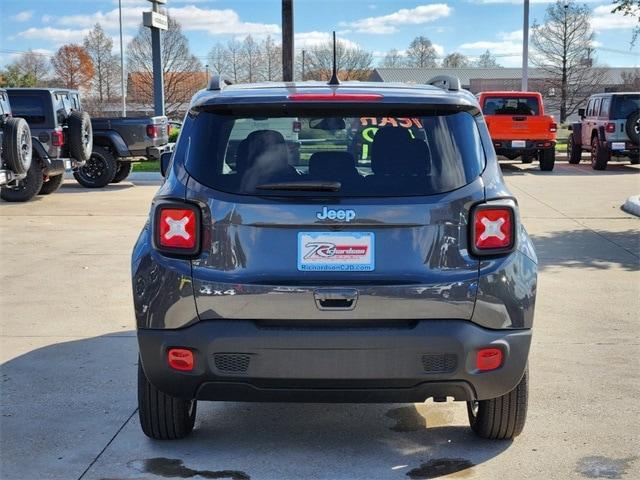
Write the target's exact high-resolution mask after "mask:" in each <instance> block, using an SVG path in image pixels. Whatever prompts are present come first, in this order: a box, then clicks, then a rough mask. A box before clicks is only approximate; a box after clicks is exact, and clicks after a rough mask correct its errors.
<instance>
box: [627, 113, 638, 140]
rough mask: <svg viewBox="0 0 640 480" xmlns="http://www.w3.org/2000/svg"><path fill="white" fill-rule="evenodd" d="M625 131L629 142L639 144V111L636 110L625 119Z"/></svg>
mask: <svg viewBox="0 0 640 480" xmlns="http://www.w3.org/2000/svg"><path fill="white" fill-rule="evenodd" d="M625 131H626V132H627V135H629V140H631V141H632V142H633V143H640V110H636V111H635V112H633V113H632V114H631V115H629V117H628V118H627V123H626V124H625Z"/></svg>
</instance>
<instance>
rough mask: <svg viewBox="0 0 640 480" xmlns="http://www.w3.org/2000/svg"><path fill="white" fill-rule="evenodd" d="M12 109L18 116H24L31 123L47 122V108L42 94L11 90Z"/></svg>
mask: <svg viewBox="0 0 640 480" xmlns="http://www.w3.org/2000/svg"><path fill="white" fill-rule="evenodd" d="M9 100H10V102H11V110H12V111H13V115H14V116H16V117H22V118H24V119H25V120H26V121H27V123H29V124H30V125H41V124H44V123H47V110H46V106H45V105H46V104H45V99H44V97H43V96H42V95H33V94H27V93H16V92H11V93H10V94H9Z"/></svg>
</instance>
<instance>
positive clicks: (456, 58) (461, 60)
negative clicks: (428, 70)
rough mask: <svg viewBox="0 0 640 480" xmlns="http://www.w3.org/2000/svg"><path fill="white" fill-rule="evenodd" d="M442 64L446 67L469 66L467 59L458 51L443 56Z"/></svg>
mask: <svg viewBox="0 0 640 480" xmlns="http://www.w3.org/2000/svg"><path fill="white" fill-rule="evenodd" d="M442 66H443V67H446V68H464V67H468V66H469V59H468V58H467V57H466V56H465V55H463V54H461V53H458V52H453V53H450V54H449V55H447V56H446V57H444V59H443V60H442Z"/></svg>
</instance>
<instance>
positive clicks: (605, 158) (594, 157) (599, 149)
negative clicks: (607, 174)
mask: <svg viewBox="0 0 640 480" xmlns="http://www.w3.org/2000/svg"><path fill="white" fill-rule="evenodd" d="M609 160H611V151H610V150H609V148H608V147H607V146H606V145H602V143H601V142H600V139H599V138H598V136H597V135H596V136H594V137H593V138H592V139H591V168H593V169H594V170H606V169H607V163H609Z"/></svg>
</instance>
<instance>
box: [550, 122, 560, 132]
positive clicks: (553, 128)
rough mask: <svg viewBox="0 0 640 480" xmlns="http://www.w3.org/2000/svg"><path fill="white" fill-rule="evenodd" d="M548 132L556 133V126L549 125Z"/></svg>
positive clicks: (554, 124) (553, 124)
mask: <svg viewBox="0 0 640 480" xmlns="http://www.w3.org/2000/svg"><path fill="white" fill-rule="evenodd" d="M549 131H550V132H551V133H556V132H557V131H558V124H557V123H555V122H553V123H551V125H549Z"/></svg>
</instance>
